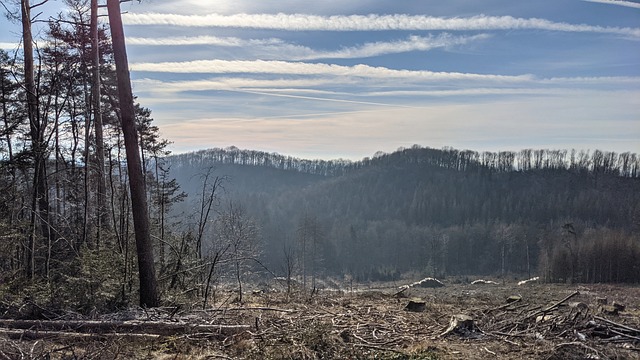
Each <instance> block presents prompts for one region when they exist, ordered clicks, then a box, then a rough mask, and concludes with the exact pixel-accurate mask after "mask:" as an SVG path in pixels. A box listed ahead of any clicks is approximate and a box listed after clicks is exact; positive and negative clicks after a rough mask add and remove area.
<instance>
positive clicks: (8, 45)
mask: <svg viewBox="0 0 640 360" xmlns="http://www.w3.org/2000/svg"><path fill="white" fill-rule="evenodd" d="M17 47H18V44H17V43H7V42H0V49H3V50H15V49H16V48H17Z"/></svg>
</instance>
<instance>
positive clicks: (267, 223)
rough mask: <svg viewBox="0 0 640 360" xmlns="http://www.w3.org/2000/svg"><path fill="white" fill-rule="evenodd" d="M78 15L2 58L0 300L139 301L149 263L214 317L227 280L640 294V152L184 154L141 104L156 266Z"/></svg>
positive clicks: (99, 39)
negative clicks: (599, 289)
mask: <svg viewBox="0 0 640 360" xmlns="http://www.w3.org/2000/svg"><path fill="white" fill-rule="evenodd" d="M23 2H24V1H23ZM115 3H117V2H115ZM26 4H27V5H28V1H26ZM69 5H70V9H69V11H68V12H66V13H63V14H61V15H60V16H59V18H57V19H50V20H49V21H47V22H46V26H45V28H46V32H45V33H46V35H45V36H44V39H43V40H45V41H44V42H42V44H44V45H42V46H41V47H38V48H37V49H32V47H31V45H32V39H31V34H30V25H31V21H33V19H34V18H35V17H32V16H31V15H30V14H29V13H28V12H27V13H26V14H25V13H24V12H23V14H22V16H19V15H16V17H17V19H20V18H21V19H22V22H23V29H24V34H25V36H24V39H25V41H24V44H25V47H24V51H23V57H22V58H21V57H20V56H19V54H18V53H16V54H14V55H11V56H10V54H8V53H6V52H4V51H1V50H0V103H1V105H2V106H1V109H0V118H1V122H2V124H1V125H0V189H1V190H2V191H0V270H1V271H2V275H1V276H0V292H1V293H2V295H3V296H9V295H6V294H10V296H15V297H25V298H26V297H28V298H30V299H34V301H36V300H37V301H38V302H39V303H46V304H47V305H48V306H50V307H55V306H59V307H71V308H75V309H78V310H79V311H90V310H91V309H94V308H99V309H110V308H118V307H121V306H126V305H127V304H130V303H131V302H135V299H137V298H138V296H139V292H140V285H139V282H138V276H139V275H138V274H139V270H138V269H139V266H138V265H139V262H141V261H140V259H143V260H145V261H153V263H152V264H153V265H155V273H156V274H155V275H157V280H158V288H159V293H160V297H161V298H163V299H167V300H171V299H175V298H177V297H190V298H197V299H200V300H202V304H206V303H207V300H208V299H209V298H210V297H213V296H215V289H216V285H218V284H220V283H223V282H225V283H230V284H233V285H234V287H235V288H237V289H238V297H239V300H240V301H242V290H243V284H244V283H245V282H247V281H248V280H261V279H266V278H272V277H274V276H278V277H285V278H286V279H288V280H289V281H288V283H289V284H290V283H291V279H293V278H297V279H299V280H300V281H302V282H303V284H304V287H305V288H316V287H319V286H321V282H322V283H326V282H327V279H340V280H343V279H353V280H355V281H361V282H364V281H377V280H380V281H384V280H397V279H400V278H402V277H406V278H416V277H419V276H425V275H429V276H438V277H448V276H472V275H490V276H500V277H507V276H514V277H519V278H523V277H530V276H533V275H540V276H542V277H543V278H544V279H545V280H547V281H553V282H558V281H566V282H638V281H640V267H639V266H640V265H638V264H640V236H639V230H640V229H639V228H640V205H639V204H640V157H638V156H637V155H636V154H632V153H622V154H617V153H613V152H606V151H599V150H596V151H592V152H589V151H573V150H572V151H566V150H522V151H520V152H509V151H504V152H498V153H493V152H482V153H478V152H474V151H468V150H465V151H460V150H455V149H450V148H445V149H431V148H425V147H421V146H414V147H412V148H409V149H399V150H398V151H396V152H393V153H391V154H385V153H377V154H375V155H374V156H373V157H371V158H365V159H363V160H361V161H355V162H354V161H347V160H331V161H329V160H304V159H297V158H293V157H290V156H284V155H279V154H273V153H266V152H260V151H252V150H240V149H237V148H235V147H230V148H226V149H212V150H203V151H199V152H194V153H188V154H178V155H170V152H169V151H168V146H169V145H170V142H169V141H167V140H165V139H162V138H161V137H160V136H159V129H158V128H157V127H156V126H155V125H154V124H153V118H152V114H151V110H150V109H147V108H145V107H144V106H143V105H142V104H135V108H134V109H133V110H134V111H135V122H136V124H135V131H137V139H138V140H139V145H138V146H137V147H139V148H138V149H137V150H138V151H139V154H140V156H139V157H140V159H139V160H140V162H141V167H142V169H143V170H142V171H141V173H142V174H143V175H144V178H143V179H142V181H143V183H142V184H141V185H140V186H138V187H137V188H138V189H142V190H143V191H144V192H143V194H144V195H143V197H144V198H145V199H144V200H146V202H147V203H148V214H147V215H146V216H147V217H148V218H149V219H150V227H149V229H148V231H149V236H150V239H151V241H152V249H151V250H152V257H151V256H148V257H139V256H137V255H139V254H140V252H141V250H144V249H141V247H140V244H139V243H138V242H137V236H138V235H139V234H137V233H136V231H134V230H135V229H134V226H133V225H134V220H135V214H136V210H138V211H139V210H140V209H139V208H136V207H135V206H132V205H133V204H132V202H133V201H134V200H135V198H136V196H134V194H133V192H132V191H131V189H132V188H131V187H129V184H130V183H131V180H132V179H133V178H134V173H132V172H131V170H130V168H128V167H127V165H128V163H127V159H129V160H130V158H131V157H130V150H131V149H130V148H127V146H125V138H126V136H125V134H126V131H123V130H125V129H123V125H122V124H125V123H126V121H125V120H126V119H124V118H125V117H126V116H125V111H124V109H125V106H124V104H123V103H122V101H121V99H122V97H121V96H122V94H121V93H119V89H118V82H119V81H120V80H121V79H118V78H117V76H116V66H115V61H116V60H115V57H114V51H113V50H114V46H112V45H111V40H110V37H109V31H108V30H107V29H106V28H103V27H101V26H98V23H97V20H96V18H95V17H92V16H90V11H89V9H88V8H87V2H86V1H69ZM27 8H28V6H27ZM24 9H25V8H24V7H23V10H24ZM110 15H111V14H110ZM36 17H37V16H36ZM27 44H28V45H27ZM34 54H35V58H33V55H34ZM145 210H147V207H146V205H145ZM145 212H146V211H145ZM155 275H154V276H155ZM0 307H1V305H0Z"/></svg>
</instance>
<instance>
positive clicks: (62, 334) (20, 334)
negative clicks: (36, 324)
mask: <svg viewBox="0 0 640 360" xmlns="http://www.w3.org/2000/svg"><path fill="white" fill-rule="evenodd" d="M0 335H2V336H6V337H7V338H8V339H11V340H20V341H22V340H41V339H45V340H51V339H58V340H96V341H105V340H108V339H120V340H122V339H127V340H133V341H136V340H156V339H158V338H160V337H161V335H156V334H133V333H103V334H97V333H78V332H68V331H46V330H45V331H34V330H24V329H0Z"/></svg>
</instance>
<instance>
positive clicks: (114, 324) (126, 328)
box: [0, 319, 250, 336]
mask: <svg viewBox="0 0 640 360" xmlns="http://www.w3.org/2000/svg"><path fill="white" fill-rule="evenodd" d="M0 328H5V329H21V330H31V331H72V332H77V333H99V334H104V333H115V332H118V333H122V332H124V333H142V334H153V335H165V336H167V335H177V334H187V333H194V332H208V333H214V334H219V335H233V334H236V333H239V332H242V331H244V330H247V329H249V328H250V326H249V325H208V324H188V323H184V322H162V321H93V320H83V321H78V320H70V321H60V320H51V321H44V320H8V319H0Z"/></svg>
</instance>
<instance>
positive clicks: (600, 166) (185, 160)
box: [170, 145, 640, 178]
mask: <svg viewBox="0 0 640 360" xmlns="http://www.w3.org/2000/svg"><path fill="white" fill-rule="evenodd" d="M170 161H171V163H176V164H183V165H187V164H188V165H190V166H203V165H205V164H207V165H212V164H224V165H250V166H267V167H273V168H276V169H280V170H295V171H299V172H303V173H308V174H314V175H322V176H339V175H344V174H346V173H348V172H350V171H354V170H358V169H361V168H364V167H368V166H380V165H385V164H395V165H398V164H402V163H415V164H428V165H433V166H438V167H442V168H446V169H454V170H457V171H467V170H475V169H486V170H491V171H496V172H510V171H529V170H545V169H546V170H560V169H562V170H571V171H575V172H582V173H584V172H591V173H601V174H612V175H617V176H622V177H632V178H635V177H639V176H640V157H639V156H638V155H637V154H635V153H631V152H624V153H620V154H618V153H616V152H613V151H601V150H594V151H593V152H591V151H588V150H587V151H585V150H580V151H578V150H575V149H574V150H570V151H569V150H548V149H538V150H533V149H524V150H521V151H518V152H515V151H499V152H490V151H484V152H477V151H471V150H456V149H453V148H443V149H433V148H429V147H421V146H419V145H414V146H412V147H411V148H400V149H398V150H397V151H396V152H393V153H391V154H387V153H383V152H378V153H376V154H375V155H374V156H373V157H371V158H369V157H366V158H364V159H362V160H360V161H350V160H345V159H337V160H308V159H300V158H296V157H292V156H286V155H281V154H278V153H270V152H265V151H257V150H242V149H238V148H237V147H235V146H231V147H227V148H224V149H222V148H212V149H207V150H199V151H196V152H190V153H184V154H178V155H173V156H172V157H171V158H170Z"/></svg>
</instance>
